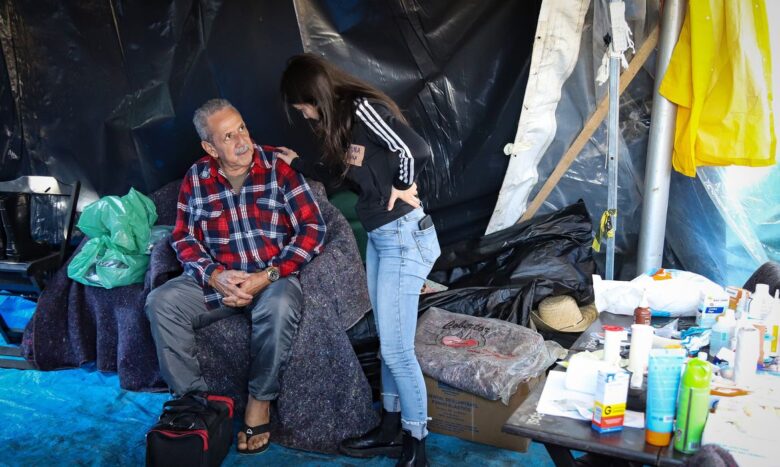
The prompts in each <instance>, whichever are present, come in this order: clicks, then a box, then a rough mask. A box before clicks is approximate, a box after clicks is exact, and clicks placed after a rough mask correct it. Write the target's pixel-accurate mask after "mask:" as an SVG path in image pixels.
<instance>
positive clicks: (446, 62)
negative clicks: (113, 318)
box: [0, 0, 541, 244]
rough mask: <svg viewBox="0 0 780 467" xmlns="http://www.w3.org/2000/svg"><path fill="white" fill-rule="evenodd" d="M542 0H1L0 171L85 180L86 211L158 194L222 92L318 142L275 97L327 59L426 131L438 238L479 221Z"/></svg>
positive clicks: (264, 133) (495, 183) (266, 123)
mask: <svg viewBox="0 0 780 467" xmlns="http://www.w3.org/2000/svg"><path fill="white" fill-rule="evenodd" d="M540 4H541V0H533V1H530V2H521V1H504V0H482V1H479V2H472V1H465V0H458V1H453V0H429V1H425V2H415V1H410V0H392V1H387V0H364V1H357V0H351V1H343V0H342V1H332V0H331V1H328V0H318V1H315V0H295V1H293V2H279V1H271V0H262V1H260V0H231V1H229V2H228V1H219V0H158V1H154V2H148V1H141V0H100V1H98V0H84V1H78V2H59V1H53V0H41V1H26V0H3V1H2V2H0V45H1V46H2V57H0V104H1V106H0V127H1V128H0V129H1V130H2V131H0V151H2V152H1V153H0V162H2V168H1V169H0V179H4V180H7V179H13V178H16V177H17V176H19V175H23V174H28V175H29V174H33V175H53V176H55V177H57V178H59V179H61V180H63V181H64V182H72V181H74V180H76V179H78V180H80V181H81V182H82V193H83V196H82V203H80V204H81V205H82V206H83V205H84V203H85V202H89V201H93V200H95V199H97V197H98V196H103V195H109V194H120V195H121V194H124V193H126V192H127V191H128V189H129V188H130V187H131V186H132V187H135V188H136V189H138V190H140V191H142V192H145V193H149V192H151V191H153V190H154V189H156V188H158V187H160V186H162V185H163V184H165V183H166V182H169V181H172V180H175V179H178V178H181V177H182V176H183V173H184V171H185V170H186V168H187V167H188V166H189V165H190V164H191V163H192V162H193V161H194V160H195V159H196V158H197V157H199V156H200V155H201V154H202V151H201V149H200V147H199V142H198V138H197V136H196V134H195V131H194V129H193V127H192V123H191V117H192V112H193V111H194V109H195V108H196V107H197V106H198V105H200V104H201V103H203V102H204V101H205V100H206V99H209V98H212V97H225V98H228V99H229V100H231V101H232V102H233V103H234V104H235V105H236V107H237V108H238V109H239V111H241V112H242V114H243V116H244V118H245V120H246V121H247V123H248V126H249V128H250V131H251V133H252V136H253V137H254V138H255V140H257V141H258V142H262V143H265V144H273V145H280V144H284V145H286V146H289V147H293V148H296V149H299V152H301V153H306V152H311V151H312V150H313V149H314V145H313V141H312V138H311V135H310V132H309V131H308V129H307V128H306V126H305V125H303V124H300V123H301V122H300V121H299V120H296V121H295V123H296V125H295V126H293V127H291V126H290V125H289V124H288V122H287V121H286V116H285V114H284V111H283V109H282V107H281V105H280V102H279V98H278V87H279V86H278V81H279V77H280V75H281V72H282V70H283V68H284V65H285V62H286V60H287V58H288V57H289V56H291V55H293V54H296V53H300V52H302V51H303V50H304V49H305V50H307V51H312V52H315V53H320V54H323V55H324V56H325V57H326V58H328V59H329V60H331V61H333V62H335V63H337V64H338V65H340V66H342V67H343V68H345V69H346V70H347V71H349V72H351V73H353V74H356V75H358V76H360V77H362V78H364V79H366V80H367V81H369V82H371V83H374V84H376V85H377V86H379V87H380V88H382V89H383V90H385V91H387V92H388V93H389V94H390V95H391V96H392V97H393V98H395V99H397V100H398V102H399V104H400V105H401V107H402V108H404V109H405V111H406V112H407V115H408V117H409V119H410V121H411V123H412V125H413V126H414V127H415V128H416V129H417V130H418V131H419V132H420V133H421V134H423V136H424V137H425V138H426V139H427V140H428V141H429V142H430V144H431V146H432V148H433V153H434V159H433V163H432V164H431V165H430V167H429V169H428V170H426V171H425V172H424V173H423V174H421V180H420V185H421V187H422V189H423V192H424V193H426V196H425V197H424V201H425V202H426V205H427V207H428V209H429V210H430V211H431V212H432V213H433V214H434V219H435V222H436V224H437V227H438V230H439V233H440V237H441V241H442V243H445V244H447V243H452V242H454V241H456V240H459V239H463V238H473V237H476V236H478V235H480V234H481V233H482V232H483V231H484V227H485V226H486V224H487V220H488V218H489V216H490V214H491V212H492V210H493V207H494V204H495V200H496V198H497V193H498V189H499V187H500V184H501V180H502V178H503V176H504V172H505V169H506V166H507V159H506V156H504V155H503V153H502V147H503V145H504V144H505V143H506V142H508V141H511V140H512V139H513V135H514V131H515V128H516V125H517V119H518V117H519V114H520V107H521V105H522V100H523V93H524V90H525V83H526V75H527V72H528V71H527V70H528V63H529V60H530V56H531V49H532V45H533V36H534V32H535V28H536V20H537V16H538V12H539V7H540Z"/></svg>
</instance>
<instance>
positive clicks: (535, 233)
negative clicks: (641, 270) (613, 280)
mask: <svg viewBox="0 0 780 467" xmlns="http://www.w3.org/2000/svg"><path fill="white" fill-rule="evenodd" d="M592 242H593V233H592V224H591V219H590V215H589V214H588V210H587V209H586V207H585V203H584V202H582V201H579V202H577V203H575V204H572V205H571V206H567V207H565V208H563V209H560V210H558V211H556V212H553V213H551V214H547V215H544V216H537V217H535V218H533V219H529V220H527V221H525V222H523V223H520V224H517V225H515V226H512V227H510V228H508V229H505V230H502V231H500V232H496V233H493V234H490V235H486V236H484V237H481V238H479V239H475V240H467V241H464V242H460V243H457V244H455V245H452V246H450V247H447V248H444V249H443V251H442V254H441V256H440V257H439V260H438V261H437V262H436V264H435V266H434V268H433V269H434V270H433V272H432V273H431V274H430V275H429V278H430V279H432V280H433V281H436V282H438V283H441V284H444V285H447V286H449V287H450V290H448V291H445V292H439V293H434V294H427V295H424V296H422V297H421V300H420V312H424V311H425V310H427V309H428V308H430V307H431V306H436V307H439V308H443V309H445V310H448V311H452V312H455V313H463V314H468V315H471V316H482V317H489V318H498V319H502V320H505V321H510V322H513V323H517V324H520V325H523V326H528V319H529V314H530V311H531V310H532V309H533V308H535V307H536V306H537V305H538V304H539V302H540V301H542V299H544V298H546V297H549V296H553V295H571V296H572V297H574V299H575V300H577V302H578V303H579V304H580V305H584V304H589V303H592V302H593V286H592V279H591V276H592V275H593V274H594V273H595V272H596V263H595V262H594V261H593V254H592V249H591V244H592Z"/></svg>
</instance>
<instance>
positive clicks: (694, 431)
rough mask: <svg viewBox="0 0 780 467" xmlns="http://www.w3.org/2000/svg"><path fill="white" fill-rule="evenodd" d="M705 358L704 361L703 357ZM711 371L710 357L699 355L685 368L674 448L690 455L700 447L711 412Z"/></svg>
mask: <svg viewBox="0 0 780 467" xmlns="http://www.w3.org/2000/svg"><path fill="white" fill-rule="evenodd" d="M702 356H703V358H702ZM711 378H712V370H711V368H710V364H709V362H707V354H706V353H703V352H702V353H700V354H699V358H692V359H691V360H689V361H688V365H687V366H686V367H685V373H684V374H683V377H682V384H681V386H680V403H679V405H678V406H677V429H676V430H675V434H674V449H676V450H678V451H680V452H683V453H686V454H691V453H694V452H696V451H697V450H698V449H699V447H700V446H701V436H702V433H703V432H704V425H705V423H707V414H709V410H710V380H711Z"/></svg>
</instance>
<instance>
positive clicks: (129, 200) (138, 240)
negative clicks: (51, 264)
mask: <svg viewBox="0 0 780 467" xmlns="http://www.w3.org/2000/svg"><path fill="white" fill-rule="evenodd" d="M155 221H157V209H156V208H155V206H154V203H153V202H152V200H150V199H149V198H147V197H146V196H144V195H142V194H141V193H139V192H138V191H136V190H135V189H134V188H131V189H130V192H129V193H128V194H126V195H125V196H122V197H121V198H120V197H118V196H105V197H103V198H101V199H99V200H97V201H95V202H94V203H92V204H90V205H89V206H87V207H86V208H84V212H83V213H82V214H81V218H79V222H78V224H77V225H78V228H79V229H80V230H81V231H82V232H84V234H85V235H86V236H87V237H89V238H90V239H89V240H88V241H87V242H86V243H85V244H84V246H83V247H82V248H81V251H79V252H78V254H76V256H74V257H73V260H72V261H71V262H70V264H69V265H68V277H70V278H71V279H73V280H74V281H76V282H80V283H82V284H84V285H91V286H97V287H103V288H106V289H111V288H113V287H119V286H123V285H129V284H135V283H140V282H143V281H144V275H145V274H146V270H147V268H148V267H149V252H150V250H151V249H150V239H156V238H159V237H160V235H159V229H157V228H155V229H156V230H158V233H157V234H156V235H154V236H153V235H152V225H154V223H155ZM163 229H168V228H166V227H163Z"/></svg>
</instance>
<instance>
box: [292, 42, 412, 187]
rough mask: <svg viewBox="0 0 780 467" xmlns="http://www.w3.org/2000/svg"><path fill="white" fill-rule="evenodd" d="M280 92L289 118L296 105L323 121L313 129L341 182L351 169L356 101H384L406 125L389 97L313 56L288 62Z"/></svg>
mask: <svg viewBox="0 0 780 467" xmlns="http://www.w3.org/2000/svg"><path fill="white" fill-rule="evenodd" d="M280 91H281V93H282V101H283V102H284V104H285V110H286V111H287V117H288V118H290V106H292V105H293V104H311V105H313V106H315V107H316V108H317V111H318V112H319V114H320V120H319V121H318V122H316V124H314V125H313V129H314V133H315V134H316V136H317V137H318V138H319V139H320V141H321V143H322V146H323V147H322V149H323V162H324V163H325V164H326V165H328V166H329V167H330V168H331V170H332V171H333V172H334V173H340V174H341V178H342V179H343V178H344V176H346V173H347V169H348V166H347V163H346V153H347V146H348V145H349V143H350V140H351V138H352V124H353V114H354V112H353V109H354V107H353V106H354V102H355V99H358V98H361V97H365V98H369V99H376V100H379V101H382V102H383V103H384V104H385V105H386V106H387V107H388V108H389V109H390V111H391V112H392V113H393V114H394V115H395V116H396V118H398V119H400V120H401V121H402V122H404V123H405V122H406V119H405V118H404V117H403V115H402V114H401V110H400V109H399V108H398V105H397V104H396V103H395V102H393V100H392V99H390V97H388V96H387V94H385V93H383V92H382V91H380V90H378V89H376V88H375V87H373V86H371V85H370V84H368V83H366V82H364V81H361V80H360V79H358V78H355V77H354V76H352V75H350V74H348V73H346V72H344V71H342V70H340V69H339V68H337V67H336V66H335V65H332V64H331V63H328V62H327V61H325V60H324V59H322V58H321V57H318V56H317V55H313V54H300V55H295V56H293V57H291V58H290V59H289V60H288V61H287V68H285V70H284V73H283V74H282V83H281V86H280Z"/></svg>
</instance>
